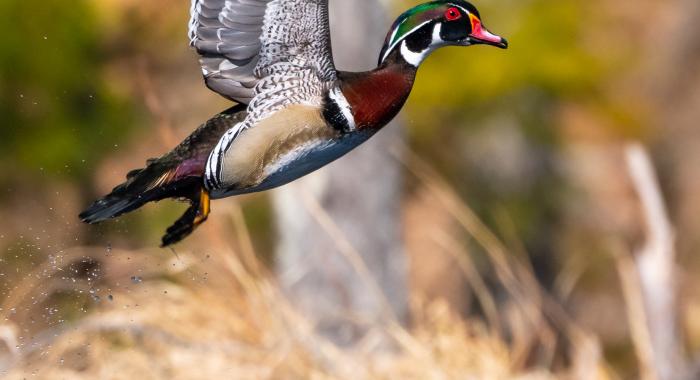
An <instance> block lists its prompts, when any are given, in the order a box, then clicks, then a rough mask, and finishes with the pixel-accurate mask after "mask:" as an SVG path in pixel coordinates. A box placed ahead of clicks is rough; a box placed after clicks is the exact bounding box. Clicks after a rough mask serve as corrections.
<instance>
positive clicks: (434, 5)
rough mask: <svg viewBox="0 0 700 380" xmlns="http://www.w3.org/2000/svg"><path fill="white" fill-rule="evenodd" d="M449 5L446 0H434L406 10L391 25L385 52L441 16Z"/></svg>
mask: <svg viewBox="0 0 700 380" xmlns="http://www.w3.org/2000/svg"><path fill="white" fill-rule="evenodd" d="M447 7H448V3H447V2H445V1H433V2H430V3H425V4H421V5H418V6H416V7H414V8H411V9H409V10H408V11H406V12H404V13H403V14H402V15H401V16H399V18H398V19H396V22H394V24H393V25H392V26H391V29H390V30H391V31H392V32H391V33H390V34H389V36H387V40H386V41H385V44H384V47H385V53H389V52H391V50H393V48H394V47H395V46H396V45H397V44H398V43H399V42H401V41H402V40H403V39H404V38H406V36H407V35H409V34H411V33H412V32H413V31H415V30H417V29H418V28H420V27H421V26H423V25H425V24H427V23H429V22H430V21H432V20H434V19H436V18H438V17H440V16H441V15H442V13H444V11H445V10H446V9H447ZM383 58H385V57H382V59H383Z"/></svg>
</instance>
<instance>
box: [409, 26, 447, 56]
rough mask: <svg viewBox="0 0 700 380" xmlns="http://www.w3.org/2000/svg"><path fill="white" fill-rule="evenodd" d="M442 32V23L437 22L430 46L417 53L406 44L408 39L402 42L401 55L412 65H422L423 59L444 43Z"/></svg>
mask: <svg viewBox="0 0 700 380" xmlns="http://www.w3.org/2000/svg"><path fill="white" fill-rule="evenodd" d="M441 32H442V24H440V23H437V24H435V27H434V28H433V36H432V41H431V42H430V46H428V47H427V48H426V49H425V50H423V51H421V52H417V53H416V52H414V51H411V49H409V48H408V46H407V45H406V41H404V42H403V43H402V44H401V55H402V56H403V59H405V60H406V62H408V63H409V64H411V65H412V66H415V67H418V65H420V64H421V63H422V62H423V60H425V58H426V57H427V56H428V54H430V53H432V52H433V50H435V49H437V48H438V47H439V46H440V45H442V44H444V41H443V40H442V38H441V37H440V33H441Z"/></svg>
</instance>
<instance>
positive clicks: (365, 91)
mask: <svg viewBox="0 0 700 380" xmlns="http://www.w3.org/2000/svg"><path fill="white" fill-rule="evenodd" d="M416 71H417V67H416V66H414V65H411V64H409V63H408V62H406V60H405V59H404V58H403V56H402V55H401V54H400V53H399V52H396V53H394V54H392V55H390V56H389V57H387V59H385V60H384V61H383V62H382V63H381V64H380V66H379V67H377V68H376V69H374V70H372V71H368V72H363V73H347V72H342V73H340V76H339V78H340V84H339V89H340V91H341V92H342V95H343V97H344V98H345V101H346V102H347V105H348V106H349V107H346V109H345V110H344V112H345V114H346V116H349V115H347V113H348V112H350V113H351V114H352V118H353V121H352V123H353V124H354V125H353V127H355V128H356V129H357V130H363V129H364V130H378V129H380V128H382V127H383V126H385V125H386V124H388V123H389V122H390V121H391V120H392V119H393V118H394V117H395V116H396V115H397V114H398V113H399V111H400V110H401V108H402V107H403V105H404V103H405V102H406V99H408V96H409V94H410V93H411V89H412V88H413V83H414V81H415V78H416ZM338 95H339V94H337V93H336V94H335V96H336V97H339V96H338Z"/></svg>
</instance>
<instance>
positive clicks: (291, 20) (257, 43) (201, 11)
mask: <svg viewBox="0 0 700 380" xmlns="http://www.w3.org/2000/svg"><path fill="white" fill-rule="evenodd" d="M191 14H192V18H191V20H190V29H189V34H190V41H191V44H192V46H194V47H195V48H196V50H197V52H198V53H199V54H200V55H201V58H200V63H201V66H202V71H203V74H204V78H205V81H206V84H207V86H208V87H209V88H210V89H212V90H213V91H215V92H217V93H219V94H221V95H222V96H224V97H226V98H229V99H231V100H234V101H237V102H240V103H245V104H249V103H250V102H251V101H252V99H253V98H254V97H256V95H259V94H260V93H262V92H265V91H268V90H270V85H271V83H267V84H265V85H264V86H262V88H260V87H259V88H257V89H256V86H258V85H259V83H260V82H261V80H262V79H264V78H266V77H269V76H277V77H278V78H277V79H278V80H279V79H280V75H281V74H292V76H295V77H297V78H298V79H303V80H306V79H307V78H306V76H307V75H308V74H306V73H303V74H301V75H294V74H293V72H294V71H296V72H297V73H300V72H301V71H304V72H307V71H310V72H311V73H312V75H314V76H315V77H316V78H313V79H314V80H315V81H320V82H327V81H332V80H334V79H335V75H336V74H335V67H334V66H333V58H332V55H331V47H330V31H329V26H328V0H192V9H191ZM286 76H289V75H286ZM302 77H304V78H302ZM275 87H276V86H275Z"/></svg>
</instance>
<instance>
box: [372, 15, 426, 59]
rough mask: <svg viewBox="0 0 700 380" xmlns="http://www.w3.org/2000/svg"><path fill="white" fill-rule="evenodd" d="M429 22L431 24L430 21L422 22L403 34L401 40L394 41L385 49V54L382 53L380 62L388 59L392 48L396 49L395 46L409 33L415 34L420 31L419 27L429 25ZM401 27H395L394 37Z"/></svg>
mask: <svg viewBox="0 0 700 380" xmlns="http://www.w3.org/2000/svg"><path fill="white" fill-rule="evenodd" d="M429 22H432V20H428V21H426V22H424V23H422V24H420V25H418V26H416V27H415V28H413V29H411V30H410V31H408V32H407V33H406V34H404V35H403V37H402V38H401V39H399V40H398V41H394V43H392V44H391V46H389V48H388V49H386V53H384V56H383V57H382V62H384V60H385V59H386V57H388V56H389V54H390V53H391V52H392V51H394V48H396V45H398V44H399V43H400V42H402V41H403V40H404V39H405V38H406V37H407V36H410V35H411V33H413V32H415V31H416V30H418V29H420V28H421V27H423V25H425V24H427V23H429ZM401 25H403V23H401V24H399V26H397V27H396V30H395V31H394V35H396V33H398V32H399V27H400V26H401Z"/></svg>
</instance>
